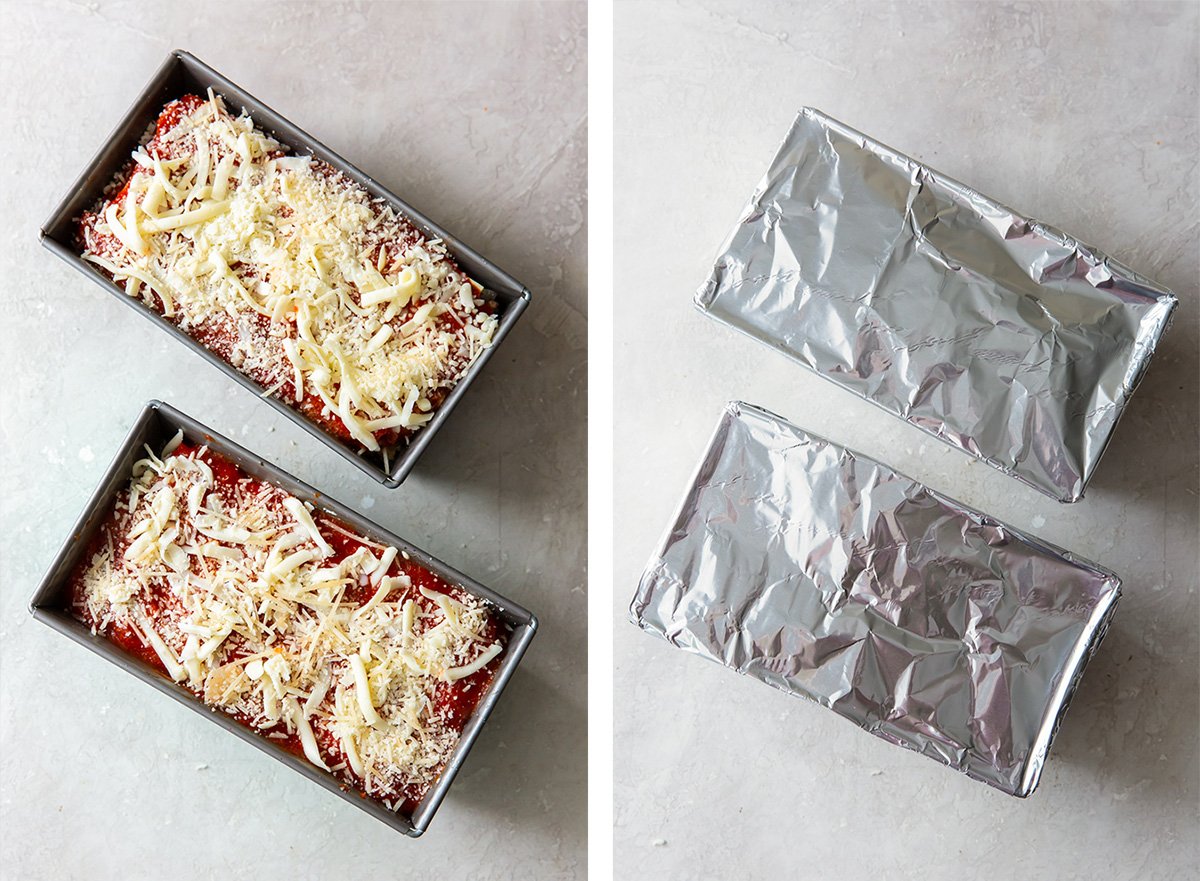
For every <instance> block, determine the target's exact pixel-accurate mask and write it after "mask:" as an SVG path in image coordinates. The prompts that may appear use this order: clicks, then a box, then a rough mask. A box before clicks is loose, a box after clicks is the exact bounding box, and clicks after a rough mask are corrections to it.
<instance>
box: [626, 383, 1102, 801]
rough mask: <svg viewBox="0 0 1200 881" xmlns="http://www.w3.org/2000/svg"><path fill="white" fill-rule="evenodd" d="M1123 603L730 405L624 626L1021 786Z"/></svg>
mask: <svg viewBox="0 0 1200 881" xmlns="http://www.w3.org/2000/svg"><path fill="white" fill-rule="evenodd" d="M1119 595H1120V581H1119V579H1118V578H1117V577H1116V576H1115V575H1113V574H1112V573H1111V572H1108V571H1106V570H1104V569H1101V568H1100V567H1098V566H1096V565H1094V564H1092V563H1088V562H1085V561H1082V560H1079V559H1076V558H1075V557H1073V556H1072V555H1071V554H1069V553H1067V552H1066V551H1063V550H1061V549H1059V548H1056V547H1053V546H1051V545H1048V544H1046V543H1043V542H1041V541H1039V540H1037V539H1035V538H1033V537H1031V536H1028V535H1025V534H1024V533H1021V532H1019V531H1017V530H1015V529H1013V528H1011V527H1009V526H1005V525H1003V524H1000V523H997V522H995V521H994V520H991V519H990V518H988V517H986V516H984V515H981V514H979V513H977V512H975V511H972V510H970V509H968V508H966V507H964V506H962V505H961V504H959V503H958V502H955V501H953V500H951V499H948V498H945V497H943V496H941V495H940V494H938V493H936V492H933V491H931V490H929V489H927V488H926V487H924V486H923V485H921V484H919V483H917V482H916V481H914V480H911V479H910V478H907V477H905V476H903V475H901V474H898V473H896V472H894V471H892V470H891V469H889V468H887V467H886V466H884V465H882V464H880V463H878V462H875V461H873V460H871V459H868V458H865V457H863V456H860V455H858V454H856V453H853V452H851V451H849V450H846V449H844V448H842V447H839V446H837V445H836V444H833V443H831V442H829V441H826V440H824V439H822V438H819V437H816V436H814V435H811V434H809V433H807V432H805V431H804V430H802V429H800V428H797V427H796V426H794V425H791V424H789V423H788V422H786V421H784V420H783V419H781V418H780V417H778V416H775V415H773V414H771V413H768V412H766V411H764V410H760V409H758V408H755V407H752V406H749V405H747V404H742V403H732V404H730V405H728V407H727V408H726V410H725V412H724V413H723V414H722V417H721V420H720V423H719V424H718V427H717V430H716V433H715V435H714V436H713V439H712V441H711V443H710V446H709V448H708V450H707V452H706V453H705V455H704V458H703V460H702V461H701V463H700V465H699V467H698V469H697V471H696V473H695V476H694V479H693V484H692V485H691V486H690V487H689V488H688V490H687V493H686V495H685V497H684V500H683V502H682V505H681V507H680V508H679V511H678V513H677V515H676V517H675V519H674V521H673V523H672V524H671V526H670V528H669V529H668V530H667V532H666V535H665V536H664V538H663V540H662V543H661V545H660V547H659V549H658V550H657V551H656V553H655V554H654V556H653V558H652V559H651V561H650V563H649V564H648V566H647V568H646V571H645V573H644V574H643V576H642V579H641V582H640V584H639V586H638V590H637V594H636V596H635V597H634V600H633V603H632V606H631V617H632V619H633V621H634V623H636V624H637V625H638V626H640V627H642V628H643V629H644V630H647V631H648V632H650V633H653V634H655V635H657V636H660V637H662V638H663V639H666V640H667V641H668V642H670V643H671V644H673V645H675V646H677V647H678V648H682V649H684V650H686V651H689V652H692V653H694V654H698V655H701V656H703V657H706V658H708V659H710V660H713V661H716V662H718V663H720V664H723V665H724V666H726V667H729V668H730V669H732V670H735V671H737V672H739V673H743V674H745V675H747V676H750V677H752V678H754V679H758V680H761V681H763V682H765V683H767V684H769V685H773V686H775V687H776V688H780V689H782V690H784V691H787V692H789V693H791V694H794V695H798V696H800V697H804V698H807V699H809V700H812V701H815V702H817V703H819V704H821V705H823V706H825V707H827V708H829V709H831V710H833V711H834V712H836V713H838V714H839V715H841V716H844V717H845V718H847V719H849V720H850V721H852V722H854V723H855V724H856V725H858V726H859V727H861V728H863V729H865V730H867V731H869V732H871V733H872V734H875V735H876V736H878V737H881V738H883V739H885V740H888V741H890V742H892V743H895V744H898V745H900V746H904V747H907V748H909V749H913V750H916V751H918V752H921V753H923V754H925V755H927V756H929V757H931V758H934V759H936V760H938V761H939V762H942V763H943V764H946V765H949V766H951V767H953V768H957V769H958V770H960V771H963V772H965V773H967V774H968V775H970V776H971V777H973V778H975V779H977V780H981V781H983V782H985V783H988V784H991V785H992V786H995V787H997V788H999V789H1001V790H1003V791H1004V792H1007V793H1010V794H1012V795H1017V796H1025V795H1028V794H1029V793H1030V792H1032V791H1033V789H1034V787H1036V785H1037V782H1038V778H1039V775H1040V773H1041V769H1042V765H1043V763H1044V761H1045V758H1046V754H1047V752H1048V750H1049V748H1050V742H1051V740H1052V738H1053V735H1054V732H1055V730H1056V728H1057V726H1058V723H1059V720H1060V719H1061V717H1062V714H1063V712H1064V711H1065V709H1066V705H1067V702H1068V701H1069V699H1070V695H1071V693H1072V692H1073V690H1074V687H1075V684H1076V682H1077V681H1078V678H1079V676H1080V675H1081V674H1082V671H1083V667H1084V665H1085V664H1086V661H1087V659H1088V658H1089V657H1090V656H1091V654H1092V652H1094V651H1095V649H1096V647H1097V646H1098V644H1099V642H1100V639H1101V638H1102V637H1103V635H1104V632H1105V630H1106V629H1107V626H1108V622H1109V619H1110V616H1111V615H1112V612H1113V610H1114V608H1115V606H1116V602H1117V599H1118V597H1119Z"/></svg>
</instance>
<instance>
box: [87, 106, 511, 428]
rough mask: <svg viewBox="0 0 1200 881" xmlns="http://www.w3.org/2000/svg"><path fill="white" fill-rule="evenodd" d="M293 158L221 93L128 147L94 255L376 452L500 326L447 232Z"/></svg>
mask: <svg viewBox="0 0 1200 881" xmlns="http://www.w3.org/2000/svg"><path fill="white" fill-rule="evenodd" d="M193 100H194V101H195V100H197V99H193ZM170 106H171V105H168V108H170ZM184 106H186V105H184ZM285 152H286V150H285V148H284V147H283V146H282V145H280V144H279V143H278V142H276V141H275V140H273V139H272V138H270V137H269V136H268V135H266V134H265V133H263V132H261V131H259V130H258V129H257V128H255V127H254V124H253V121H252V120H251V119H250V118H249V117H248V116H246V115H242V116H239V117H233V116H231V115H230V114H229V113H228V112H227V111H226V109H225V106H224V104H223V102H222V101H221V99H220V97H218V96H214V95H213V94H212V93H211V92H210V93H209V100H208V101H205V102H201V103H199V106H197V107H195V109H193V110H192V111H191V112H190V113H185V114H182V115H181V116H180V118H179V121H178V123H176V124H175V125H174V126H173V127H171V128H170V129H169V130H167V131H165V132H164V131H159V132H158V133H157V134H156V136H155V137H154V139H153V140H152V141H151V142H150V144H149V145H148V147H147V148H144V149H139V150H138V151H137V152H135V153H134V154H133V159H134V162H135V165H134V171H133V173H132V175H131V177H130V179H129V183H128V189H127V191H126V195H125V196H124V198H123V199H118V200H114V201H112V202H111V203H110V204H108V205H107V207H106V208H105V209H104V210H103V211H101V212H100V214H99V215H96V216H91V217H87V216H85V222H84V224H83V237H84V246H85V247H84V254H83V256H84V259H86V260H89V261H90V262H92V263H94V264H95V265H97V266H99V267H100V268H101V269H103V270H104V271H105V272H107V273H108V274H109V275H111V276H112V277H113V278H114V279H115V280H116V281H117V282H118V283H120V284H123V286H124V288H125V291H126V292H127V293H128V294H129V295H131V296H136V297H140V298H141V299H142V301H143V302H145V303H146V304H147V305H149V306H151V307H152V308H155V309H158V310H160V311H161V312H162V313H163V314H164V315H165V316H166V317H168V318H171V319H172V320H173V321H175V322H176V323H177V324H179V325H180V327H182V328H183V329H184V330H186V331H188V332H190V333H192V332H194V331H200V332H201V334H200V335H201V336H202V335H203V334H204V333H207V334H208V335H210V336H212V335H219V334H221V333H224V334H225V335H226V336H228V337H232V338H233V339H234V342H233V343H232V351H230V352H229V353H222V354H225V355H226V356H227V360H229V361H230V363H232V364H233V366H235V367H237V368H238V369H240V370H242V371H243V372H246V373H248V374H249V375H251V376H252V377H253V378H255V379H256V380H257V381H259V382H261V383H262V384H263V385H264V387H265V388H268V389H270V390H271V392H272V393H275V394H278V395H280V396H281V397H284V398H285V399H287V400H291V401H292V402H294V403H296V404H299V403H301V402H302V401H303V400H304V399H305V395H306V394H308V395H314V396H316V398H315V399H314V402H315V403H314V406H318V407H321V408H323V409H322V415H323V416H324V417H326V418H330V419H336V420H338V421H340V423H341V425H342V426H344V428H345V430H346V432H347V433H348V434H349V436H350V437H351V438H353V439H354V440H355V441H357V442H358V443H359V444H360V445H361V446H362V447H364V448H365V449H367V450H379V449H380V448H381V443H380V440H379V438H377V437H376V435H378V434H379V433H380V432H385V431H390V432H391V433H390V434H389V435H386V436H385V438H387V437H394V436H395V435H396V431H395V430H397V429H399V430H401V431H402V432H407V433H411V432H413V431H415V430H417V429H419V428H420V427H421V426H423V425H425V424H426V423H427V422H428V421H429V420H430V419H431V418H432V415H433V414H432V410H433V408H434V406H435V404H436V402H437V401H439V400H440V398H441V397H442V396H444V393H445V391H446V390H448V389H449V388H452V387H453V386H454V385H455V384H456V383H457V382H458V381H459V380H460V379H461V378H462V376H463V374H464V373H465V372H466V370H467V368H469V367H470V365H471V364H472V363H473V362H474V361H475V359H476V358H477V357H478V356H479V354H480V353H481V352H482V351H483V350H484V349H486V348H487V347H488V346H490V345H491V342H492V337H493V334H494V332H495V329H496V325H497V319H496V318H495V316H493V315H490V314H488V313H487V312H485V311H483V310H482V308H481V307H482V306H483V303H484V301H483V300H482V299H481V298H480V296H479V295H480V294H482V288H481V287H480V286H479V285H477V284H475V283H474V282H473V281H471V279H469V278H467V277H466V276H465V275H463V274H462V272H461V271H460V270H459V269H458V268H457V266H456V265H455V264H454V262H453V260H452V259H451V258H450V256H449V255H448V254H447V252H446V249H445V247H444V246H443V244H442V243H441V242H440V241H438V240H429V239H426V238H425V237H424V236H423V235H422V234H421V233H420V232H419V231H418V230H416V229H415V228H414V227H413V226H412V224H410V223H409V222H408V221H407V220H405V219H404V218H401V217H398V216H397V215H396V214H395V213H394V212H393V211H392V209H391V208H390V207H389V206H387V205H386V204H385V203H383V202H381V201H379V200H372V199H371V198H370V196H369V195H368V193H367V192H366V191H365V190H364V189H363V188H362V187H360V186H359V185H358V184H356V183H354V182H352V181H350V180H348V179H347V178H345V177H344V176H342V175H340V174H339V173H337V172H336V171H335V170H334V169H333V168H332V167H331V166H329V165H327V164H326V163H323V162H321V161H319V160H315V159H313V158H312V157H308V156H287V155H285ZM264 324H265V325H266V327H267V328H268V331H267V332H266V333H265V334H264V333H263V332H262V331H261V328H262V327H263V326H264ZM193 335H197V334H196V333H193ZM383 445H384V446H386V440H385V443H384V444H383Z"/></svg>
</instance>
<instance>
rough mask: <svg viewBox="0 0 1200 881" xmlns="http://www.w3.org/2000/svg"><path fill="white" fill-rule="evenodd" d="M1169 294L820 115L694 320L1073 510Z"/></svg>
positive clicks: (770, 181)
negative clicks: (744, 340)
mask: <svg viewBox="0 0 1200 881" xmlns="http://www.w3.org/2000/svg"><path fill="white" fill-rule="evenodd" d="M1177 302H1178V301H1177V298H1176V297H1175V295H1174V294H1172V293H1171V292H1170V291H1168V290H1166V289H1165V288H1162V287H1160V286H1158V285H1156V284H1155V283H1154V282H1152V281H1150V280H1148V279H1146V278H1143V277H1141V276H1139V275H1137V274H1136V273H1134V272H1133V271H1132V270H1130V269H1127V268H1126V267H1124V266H1122V265H1121V264H1119V263H1117V262H1116V261H1114V260H1112V259H1110V258H1109V257H1107V256H1106V255H1104V254H1102V253H1100V252H1098V251H1096V250H1094V249H1092V248H1090V247H1088V246H1086V245H1083V244H1081V243H1079V242H1078V241H1076V240H1074V239H1072V238H1071V237H1069V236H1066V235H1064V234H1063V233H1061V232H1059V231H1058V230H1056V229H1053V228H1051V227H1049V226H1046V225H1045V224H1042V223H1039V222H1037V221H1035V220H1031V219H1029V218H1027V217H1023V216H1021V215H1019V214H1017V213H1016V212H1014V211H1012V210H1011V209H1009V208H1006V207H1004V206H1003V205H1000V204H998V203H997V202H995V201H993V200H991V199H989V198H987V197H986V196H983V195H981V194H979V193H977V192H975V191H974V190H972V189H970V188H968V187H966V186H963V185H962V184H960V183H958V182H956V181H954V180H951V179H950V178H947V177H945V176H944V175H942V174H940V173H938V172H936V171H934V170H933V169H931V168H929V167H928V166H926V165H923V164H921V163H920V162H917V161H915V160H913V159H910V158H909V157H907V156H904V155H903V154H901V153H898V152H896V151H895V150H893V149H891V148H890V147H886V146H884V145H883V144H880V143H878V142H877V141H873V140H871V139H870V138H868V137H866V136H865V135H862V134H860V133H859V132H856V131H854V130H853V129H851V128H848V127H847V126H845V125H843V124H842V123H840V122H837V121H836V120H833V119H830V118H829V117H828V116H825V115H824V114H822V113H820V112H819V111H817V110H813V109H811V108H806V109H804V110H802V111H801V112H800V114H799V116H798V117H797V118H796V121H795V123H794V124H793V126H792V129H791V131H790V132H789V133H788V136H787V138H786V139H785V140H784V142H783V146H782V147H781V148H780V150H779V153H778V154H777V155H776V157H775V161H774V162H773V163H772V164H771V167H770V169H769V170H768V171H767V174H766V177H764V178H763V180H762V182H761V183H760V184H759V186H758V189H757V190H756V191H755V193H754V196H753V197H752V198H751V200H750V203H749V205H748V206H747V207H746V209H745V211H744V212H743V214H742V218H741V220H740V221H739V222H738V224H737V226H736V227H735V228H734V230H733V232H732V233H731V234H730V236H729V237H728V239H727V240H726V241H725V244H724V245H723V246H722V247H721V251H720V255H719V256H718V258H717V261H716V265H715V266H714V268H713V271H712V274H711V275H710V276H709V279H708V281H707V282H706V283H705V284H704V286H703V287H702V288H701V289H700V291H699V293H698V294H697V296H696V304H697V306H699V308H700V309H701V310H702V311H704V312H706V313H707V314H709V315H711V316H712V317H713V318H716V319H718V320H720V321H722V322H724V323H726V324H729V325H731V326H732V327H734V328H735V329H737V330H740V331H742V332H744V333H746V334H748V335H750V336H752V337H755V338H756V339H758V340H760V341H762V342H764V343H767V344H768V345H770V346H771V347H773V348H775V349H778V350H779V351H781V352H783V353H784V354H786V355H788V356H790V357H791V358H793V359H795V360H796V361H798V362H799V363H801V364H802V365H804V366H805V367H808V368H809V369H811V370H813V371H815V372H817V373H818V374H820V375H821V376H824V377H826V378H827V379H830V380H832V381H833V382H835V383H837V384H838V385H840V386H842V387H843V388H846V389H848V390H850V391H852V392H855V393H856V394H858V395H860V396H861V397H863V398H865V399H866V400H868V401H871V402H872V403H875V404H878V405H879V406H880V407H882V408H883V409H885V410H887V411H888V412H890V413H892V414H894V415H896V416H899V417H900V418H902V419H904V420H905V421H907V422H910V423H912V424H913V425H916V426H917V427H919V428H922V429H924V430H925V431H927V432H929V433H930V434H932V435H934V436H935V437H938V438H940V439H942V440H944V441H946V442H947V443H949V444H951V445H953V446H956V447H959V448H961V449H963V450H965V451H967V452H968V453H970V454H972V455H974V456H976V457H977V458H979V459H982V460H983V461H985V462H987V463H988V464H990V465H993V466H995V467H996V468H999V469H1000V470H1001V471H1004V472H1006V473H1008V474H1010V475H1012V476H1013V477H1016V478H1018V479H1019V480H1022V481H1024V482H1025V483H1027V484H1030V485H1031V486H1033V487H1036V488H1037V489H1039V490H1041V491H1042V492H1045V493H1047V494H1049V495H1051V496H1053V497H1054V498H1056V499H1059V500H1060V501H1064V502H1072V501H1076V500H1078V499H1079V498H1081V497H1082V496H1083V491H1084V487H1085V486H1086V484H1087V482H1088V480H1089V478H1090V477H1091V476H1092V473H1093V471H1094V470H1095V468H1096V463H1097V462H1098V461H1099V459H1100V456H1101V454H1102V453H1103V452H1104V448H1105V446H1106V445H1107V444H1108V441H1109V438H1110V437H1111V435H1112V432H1113V429H1114V428H1115V426H1116V423H1117V419H1118V418H1119V417H1120V415H1121V413H1122V411H1123V410H1124V408H1125V405H1126V402H1127V401H1128V399H1129V396H1130V394H1132V392H1133V390H1134V388H1135V387H1136V386H1137V384H1138V381H1139V380H1140V379H1141V376H1142V374H1143V372H1144V371H1145V369H1146V366H1147V365H1148V363H1149V360H1150V355H1151V354H1152V353H1153V351H1154V348H1155V345H1156V344H1157V343H1158V340H1159V338H1160V337H1161V335H1162V333H1163V332H1164V330H1165V329H1166V327H1167V324H1168V322H1169V319H1170V316H1171V313H1172V311H1173V310H1174V308H1175V305H1176V303H1177Z"/></svg>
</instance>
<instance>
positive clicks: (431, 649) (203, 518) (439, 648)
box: [71, 433, 509, 814]
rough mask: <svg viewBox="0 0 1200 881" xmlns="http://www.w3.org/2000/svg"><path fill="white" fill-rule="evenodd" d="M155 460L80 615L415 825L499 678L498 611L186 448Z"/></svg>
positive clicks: (113, 524)
mask: <svg viewBox="0 0 1200 881" xmlns="http://www.w3.org/2000/svg"><path fill="white" fill-rule="evenodd" d="M146 453H147V455H146V457H145V458H143V459H141V460H139V461H138V462H137V463H135V464H134V466H133V469H132V475H131V479H130V482H129V484H128V488H127V489H126V490H124V491H122V492H119V493H118V496H117V500H116V502H115V503H114V506H113V508H112V510H111V511H110V512H109V513H108V515H107V517H106V519H105V520H104V522H103V523H102V525H101V528H100V529H99V530H98V532H97V534H96V537H95V538H94V539H93V540H92V542H91V545H90V546H89V548H88V549H87V552H86V554H85V555H84V557H83V559H82V561H81V562H80V564H79V565H78V567H77V568H76V570H75V571H74V573H73V574H72V578H71V611H72V614H73V615H75V616H76V617H77V618H78V619H79V620H81V621H82V622H83V623H84V624H86V625H88V626H89V627H90V628H91V629H92V632H93V633H96V634H99V635H102V636H104V637H106V638H107V639H109V640H111V641H112V642H114V643H115V644H117V645H118V646H119V647H120V648H121V649H123V650H124V651H126V652H127V653H129V654H131V655H134V656H136V657H138V658H140V659H142V660H143V661H145V662H146V663H148V664H150V665H151V666H153V667H155V668H157V669H158V670H160V671H161V672H162V673H163V674H164V675H166V676H168V677H169V678H171V679H173V680H174V681H175V682H177V683H179V684H180V685H181V686H183V687H185V688H186V689H188V690H189V691H191V692H192V693H193V694H195V695H196V696H197V697H198V698H199V699H201V700H202V701H203V702H204V703H205V704H206V705H208V706H209V707H211V708H213V709H216V710H221V711H224V712H226V713H228V714H229V715H231V716H233V717H234V718H235V719H237V720H238V721H239V722H241V723H242V724H244V725H246V726H248V727H250V728H251V729H253V730H255V731H257V732H259V733H260V734H262V735H263V736H266V737H268V738H271V739H274V740H276V741H278V742H279V743H280V745H281V746H283V747H285V748H287V749H289V750H291V751H292V752H294V753H296V754H297V755H300V756H303V757H304V758H306V759H307V760H308V761H309V762H311V763H312V764H313V765H315V766H317V767H318V768H321V769H323V770H326V771H329V772H331V773H332V774H334V775H335V776H337V777H338V778H339V779H340V780H341V781H342V782H343V783H344V784H346V785H347V786H350V787H353V788H355V789H357V790H358V791H360V792H362V793H364V794H365V795H367V796H368V797H371V798H374V799H376V800H377V801H380V802H382V803H383V804H385V805H386V806H387V807H388V808H390V809H392V810H398V811H401V812H403V813H406V814H411V812H412V810H413V809H414V808H415V807H416V805H417V804H418V803H419V802H420V800H421V799H422V797H423V796H424V795H425V793H426V791H427V790H428V789H429V788H430V786H432V785H433V783H434V782H435V781H436V780H437V778H438V776H439V775H440V773H441V771H442V769H443V767H444V765H445V763H446V761H447V759H448V758H449V757H450V754H451V753H452V751H453V750H454V748H455V746H456V745H457V743H458V741H459V738H460V736H461V733H462V730H463V727H464V726H465V724H466V722H467V720H468V719H469V718H470V716H471V714H472V712H473V711H474V710H475V707H476V705H477V704H478V703H479V700H480V699H481V698H482V696H483V695H484V694H485V693H486V691H487V689H488V686H489V685H490V683H491V681H492V678H493V676H494V675H495V673H496V670H497V669H498V668H499V665H500V663H501V660H500V659H501V656H502V655H503V654H504V650H505V648H506V646H507V643H508V638H509V631H508V629H507V627H506V626H505V625H504V624H503V622H502V621H501V620H500V618H499V617H498V616H497V615H496V613H495V610H494V609H493V608H492V607H490V606H489V605H488V604H487V603H486V602H484V601H483V600H480V599H478V598H476V597H474V596H472V595H471V594H468V593H467V592H465V591H464V590H462V589H461V588H458V587H456V586H454V585H450V584H447V583H445V582H444V581H443V580H442V579H440V578H439V577H438V576H437V575H436V574H434V573H433V572H430V571H429V570H428V569H426V568H424V567H423V566H421V565H419V564H418V563H417V562H416V561H415V560H412V559H410V557H409V555H408V554H407V553H406V552H403V551H398V550H397V549H396V548H394V547H388V546H384V545H381V544H378V543H376V542H374V541H372V540H371V539H369V538H368V537H366V536H362V535H358V534H356V533H355V532H354V531H352V530H351V529H350V528H348V527H347V526H346V525H345V524H343V523H341V522H339V521H337V520H334V519H331V518H328V517H325V516H323V515H321V514H320V513H317V512H315V511H313V510H312V509H310V508H309V506H307V505H306V504H304V503H303V502H302V501H300V500H299V499H297V498H296V497H294V496H292V495H290V494H289V493H287V492H285V491H284V490H282V489H281V488H279V487H277V486H274V485H272V484H269V483H265V482H263V481H259V480H256V479H254V478H252V477H250V476H248V475H247V474H245V473H244V472H243V471H241V470H240V469H239V468H238V467H237V466H236V465H235V464H233V463H232V462H230V461H228V460H226V459H224V458H222V457H220V456H219V455H217V454H215V453H213V452H212V451H211V450H209V449H208V448H206V447H195V446H191V445H189V444H187V443H185V442H183V440H182V433H181V434H180V435H177V436H176V438H175V439H174V440H172V441H171V443H169V444H168V445H167V447H166V448H165V449H164V450H163V451H162V453H161V455H155V454H154V453H153V452H151V451H150V449H149V448H147V449H146Z"/></svg>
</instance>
